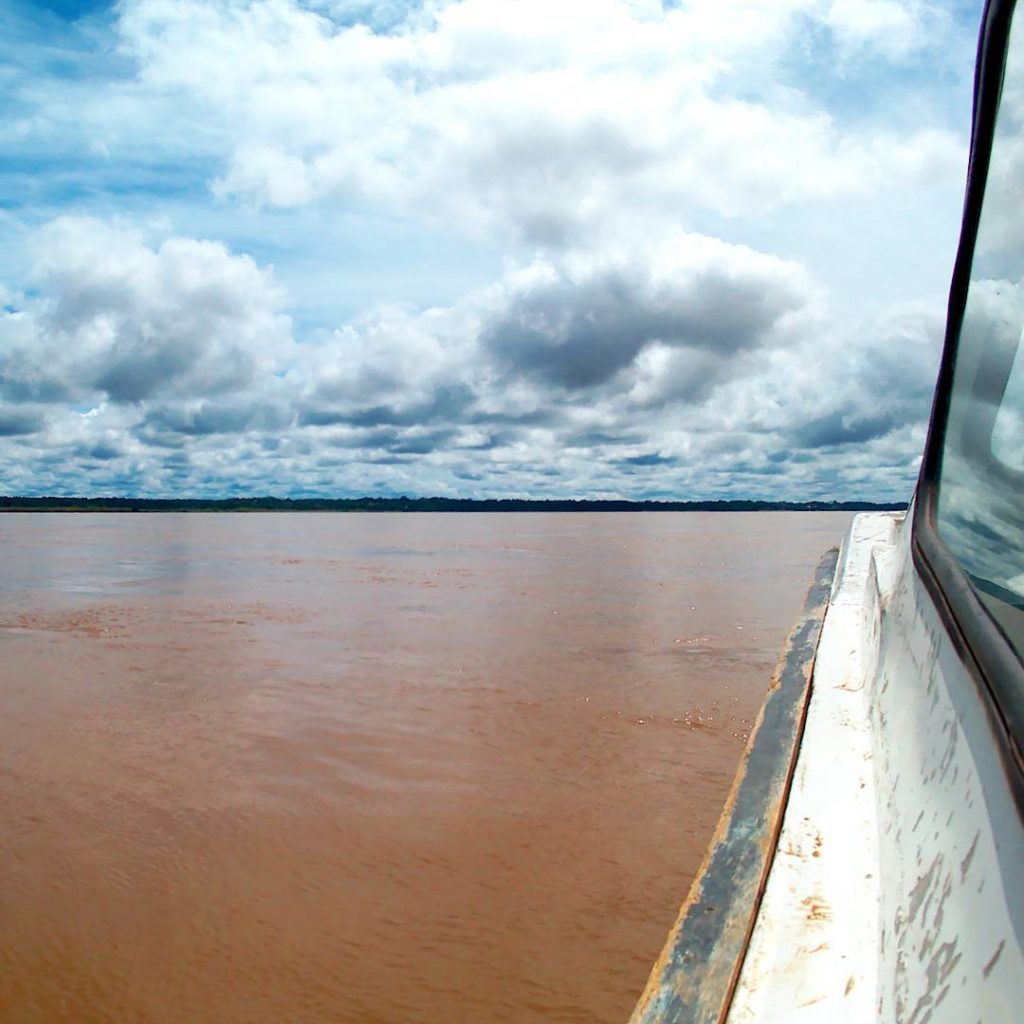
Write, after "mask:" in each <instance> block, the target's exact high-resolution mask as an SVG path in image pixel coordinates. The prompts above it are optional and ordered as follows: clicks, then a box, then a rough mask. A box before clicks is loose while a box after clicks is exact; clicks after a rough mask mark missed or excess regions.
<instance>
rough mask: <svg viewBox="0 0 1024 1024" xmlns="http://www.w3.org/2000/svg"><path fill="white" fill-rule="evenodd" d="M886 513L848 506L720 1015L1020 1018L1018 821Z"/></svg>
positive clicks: (990, 744)
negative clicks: (767, 857)
mask: <svg viewBox="0 0 1024 1024" xmlns="http://www.w3.org/2000/svg"><path fill="white" fill-rule="evenodd" d="M908 533H909V530H903V529H897V522H896V519H894V518H893V517H891V516H886V515H865V516H858V517H857V519H856V520H855V521H854V523H853V526H852V528H851V532H850V536H849V537H848V540H847V543H846V546H845V549H844V552H843V555H842V557H841V560H840V572H839V575H838V576H837V581H836V587H835V591H834V595H833V601H832V603H831V604H830V607H829V611H828V614H827V617H826V620H825V627H824V630H823V632H822V639H821V644H820V646H819V649H818V658H817V663H816V666H815V672H814V687H813V692H812V697H811V704H810V708H809V711H808V718H807V724H806V729H805V733H804V740H803V744H802V746H801V752H800V758H799V760H798V764H797V770H796V773H795V775H794V780H793V788H792V791H791V794H790V800H789V804H788V806H787V810H786V815H785V819H784V823H783V829H782V832H781V836H780V842H779V845H778V850H777V853H776V857H775V860H774V863H773V865H772V871H771V874H770V877H769V881H768V885H767V888H766V891H765V894H764V899H763V901H762V904H761V910H760V914H759V917H758V921H757V924H756V926H755V929H754V933H753V935H752V937H751V943H750V947H749V950H748V954H747V958H746V960H745V962H744V966H743V970H742V973H741V976H740V980H739V984H738V986H737V990H736V993H735V997H734V1000H733V1004H732V1007H731V1010H730V1013H729V1017H728V1020H729V1022H730V1024H749V1022H753V1021H758V1022H767V1021H796V1022H808V1024H809V1022H817V1021H826V1020H827V1021H829V1022H842V1021H873V1020H886V1021H898V1022H900V1024H929V1022H930V1024H947V1022H948V1024H965V1022H966V1024H971V1022H974V1021H1015V1020H1024V956H1022V951H1021V941H1020V936H1019V935H1018V934H1017V932H1016V930H1015V928H1019V927H1021V924H1022V922H1024V914H1022V911H1024V856H1022V854H1024V830H1022V826H1021V820H1020V816H1019V813H1018V810H1017V807H1016V804H1015V803H1014V801H1013V798H1012V795H1011V792H1010V790H1009V788H1008V784H1007V776H1006V773H1005V767H1004V765H1003V764H1002V762H1001V761H1000V757H999V752H998V748H997V745H996V743H995V742H994V733H993V725H992V723H991V721H990V720H989V718H988V715H987V711H986V705H985V703H984V701H983V700H981V699H980V697H979V695H978V691H977V689H976V686H975V683H974V681H973V680H972V679H971V678H970V677H969V676H968V674H967V672H966V670H965V668H964V666H963V664H962V663H961V661H960V659H959V657H958V655H957V651H956V649H955V647H954V645H953V644H952V642H951V640H950V638H949V636H948V635H947V634H946V632H945V631H944V629H943V627H942V623H941V621H940V619H939V616H938V614H937V613H936V610H935V607H934V604H933V603H932V600H931V598H930V596H929V595H928V593H927V592H926V591H925V589H924V588H923V586H922V584H921V581H920V580H919V578H918V576H917V574H916V572H915V569H914V566H913V562H912V559H911V555H910V547H909V537H908V536H907V534H908Z"/></svg>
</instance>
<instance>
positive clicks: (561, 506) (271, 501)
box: [0, 496, 907, 512]
mask: <svg viewBox="0 0 1024 1024" xmlns="http://www.w3.org/2000/svg"><path fill="white" fill-rule="evenodd" d="M906 507H907V504H906V502H874V501H759V500H747V499H735V500H728V501H620V500H614V501H604V500H599V499H593V498H581V499H572V498H569V499H548V498H543V499H538V498H485V499H475V498H406V497H400V498H369V497H366V498H271V497H261V498H217V499H209V498H77V497H43V498H26V497H13V496H12V497H8V496H0V512H877V511H902V510H904V509H906Z"/></svg>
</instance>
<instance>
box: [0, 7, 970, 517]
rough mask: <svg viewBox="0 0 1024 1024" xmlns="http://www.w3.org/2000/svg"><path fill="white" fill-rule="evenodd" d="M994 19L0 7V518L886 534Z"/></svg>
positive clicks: (942, 14) (939, 309) (738, 10)
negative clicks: (342, 499) (246, 506)
mask: <svg viewBox="0 0 1024 1024" xmlns="http://www.w3.org/2000/svg"><path fill="white" fill-rule="evenodd" d="M979 17H980V4H968V3H945V4H943V3H925V2H922V0H777V2H774V3H772V4H764V3H761V2H756V0H719V2H714V3H712V2H710V0H694V2H680V3H673V4H665V5H662V4H661V3H656V2H653V0H590V2H587V3H584V2H580V0H561V2H558V3H554V4H552V3H550V0H545V2H541V0H518V2H513V0H460V2H458V3H447V2H444V0H440V2H435V3H416V4H405V3H400V2H397V0H390V2H388V0H385V2H380V3H374V2H371V0H367V2H350V0H317V2H311V3H310V2H307V3H296V2H292V0H254V2H238V0H217V2H209V0H122V2H120V3H117V4H114V5H109V4H103V3H94V2H91V0H83V2H78V3H74V2H59V3H58V2H53V3H47V4H42V3H31V2H28V0H17V2H11V0H0V26H2V27H3V32H2V33H0V82H2V88H0V115H2V116H0V139H2V148H0V153H2V154H3V155H2V158H0V300H2V303H0V304H2V307H3V310H4V312H3V314H2V318H0V492H6V493H25V494H29V493H36V494H39V493H65V494H66V493H79V494H104V493H127V494H142V495H154V496H157V495H159V496H173V495H218V494H237V493H245V494H265V493H273V494H279V495H288V494H292V495H306V494H330V495H339V496H344V495H352V494H366V493H377V494H397V493H406V494H450V495H460V496H467V497H489V496H536V497H544V496H557V497H562V496H577V497H582V496H605V497H634V498H641V497H648V496H658V497H669V496H671V497H678V498H708V497H762V498H778V499H801V498H807V499H810V498H820V497H826V498H830V497H834V498H837V499H843V498H876V499H905V498H906V497H908V496H909V492H910V490H911V488H912V486H913V480H914V477H915V474H916V468H917V463H918V459H919V456H920V451H921V447H922V444H923V439H924V428H925V421H926V419H927V414H928V408H929V403H930V395H931V388H932V384H933V381H934V375H935V372H936V369H937V365H938V356H939V347H940V342H941V333H942V325H943V311H944V304H945V293H946V288H947V285H948V279H949V273H950V269H951V267H952V260H953V254H954V249H955V244H956V237H957V230H958V222H959V212H960V204H961V198H962V190H963V180H964V174H965V167H966V146H967V139H968V134H969V112H970V84H971V75H972V70H973V54H974V45H975V38H976V34H977V24H978V19H979Z"/></svg>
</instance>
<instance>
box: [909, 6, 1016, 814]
mask: <svg viewBox="0 0 1024 1024" xmlns="http://www.w3.org/2000/svg"><path fill="white" fill-rule="evenodd" d="M1015 6H1016V0H988V2H987V4H986V7H985V13H984V15H983V17H982V25H981V36H980V39H979V43H978V61H977V65H976V67H975V75H974V111H973V120H972V129H971V150H970V163H969V165H968V172H967V192H966V198H965V200H964V211H963V221H962V225H961V233H960V245H959V248H958V250H957V256H956V263H955V264H954V269H953V279H952V283H951V285H950V292H949V305H948V312H947V318H946V335H945V345H944V348H943V354H942V363H941V366H940V369H939V378H938V385H937V388H936V392H935V401H934V404H933V406H932V416H931V424H930V426H929V430H928V440H927V443H926V447H925V453H924V459H923V461H922V464H921V474H920V478H919V481H918V486H917V493H916V497H915V501H914V513H913V515H914V519H913V524H912V533H911V547H912V552H913V558H914V564H915V567H916V568H917V570H918V574H919V576H920V578H921V580H922V582H923V583H924V585H925V587H926V588H927V590H928V591H929V593H930V594H931V596H932V598H933V600H934V601H935V606H936V609H937V610H938V612H939V615H940V617H941V618H942V620H943V623H944V625H945V626H946V630H947V632H948V634H949V636H950V639H951V640H952V642H953V644H954V646H955V647H956V649H957V652H958V654H959V656H960V658H961V660H962V661H963V662H964V664H965V665H966V666H967V668H968V670H969V671H970V672H971V675H972V676H973V677H974V679H975V681H976V683H977V684H978V690H979V693H980V694H981V696H982V698H983V699H984V701H985V703H986V706H987V708H988V711H989V715H990V719H991V720H992V723H993V725H994V726H995V729H996V733H997V736H998V737H999V739H1000V746H1001V748H1002V749H1001V753H1002V754H1003V757H1004V763H1007V765H1008V767H1009V766H1010V765H1015V767H1016V771H1015V772H1011V775H1012V776H1015V778H1013V780H1012V781H1013V783H1014V786H1013V788H1014V790H1015V791H1016V793H1017V796H1018V801H1019V802H1020V801H1021V800H1022V797H1024V663H1022V661H1021V659H1020V657H1018V655H1017V653H1016V652H1015V651H1014V649H1013V648H1012V647H1011V645H1010V643H1009V641H1008V640H1007V639H1006V637H1005V636H1004V635H1003V633H1002V631H1001V630H1000V629H999V627H998V626H997V625H996V623H995V621H994V620H993V619H992V617H991V616H990V615H989V614H988V612H987V611H986V609H985V607H984V605H983V604H982V602H981V600H980V598H979V597H978V595H977V593H976V592H975V590H974V588H973V587H972V586H971V584H970V582H969V581H968V579H967V576H966V574H965V573H964V571H963V569H962V568H961V566H960V563H959V561H958V560H957V559H956V558H955V557H954V555H953V554H952V552H951V551H950V550H949V548H948V547H947V546H946V544H945V543H944V541H943V540H942V538H941V537H940V536H939V533H938V528H937V515H936V512H937V498H938V482H939V477H940V471H941V466H942V451H943V445H944V442H945V431H946V423H947V419H948V416H949V407H950V397H951V393H952V383H953V369H954V365H955V363H956V356H957V348H958V344H959V339H960V329H961V326H962V324H963V317H964V309H965V306H966V303H967V293H968V290H969V287H970V280H971V265H972V262H973V258H974V248H975V242H976V240H977V236H978V226H979V222H980V220H981V213H982V206H983V202H984V197H985V183H986V179H987V177H988V168H989V162H990V158H991V154H992V142H993V135H994V131H995V125H996V118H997V114H998V111H999V99H1000V94H1001V92H1002V84H1003V72H1004V68H1005V62H1006V51H1007V45H1008V42H1009V36H1010V26H1011V22H1012V20H1013V12H1014V8H1015ZM1022 241H1024V240H1022Z"/></svg>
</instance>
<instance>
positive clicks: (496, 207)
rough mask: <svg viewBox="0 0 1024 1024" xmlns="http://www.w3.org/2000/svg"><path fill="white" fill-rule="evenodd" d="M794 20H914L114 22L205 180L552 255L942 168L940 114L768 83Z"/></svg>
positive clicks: (146, 14)
mask: <svg viewBox="0 0 1024 1024" xmlns="http://www.w3.org/2000/svg"><path fill="white" fill-rule="evenodd" d="M800 18H803V19H806V18H816V19H819V20H823V21H824V22H825V23H827V24H829V25H830V26H832V28H833V29H834V31H835V32H836V34H837V37H838V38H841V39H842V40H844V41H850V40H853V41H857V42H862V43H864V44H865V45H866V44H867V43H868V42H870V41H872V40H878V39H883V38H884V39H892V38H894V32H895V28H894V26H895V25H896V24H897V23H898V24H899V25H900V26H903V25H904V23H906V32H907V33H909V34H910V35H911V36H914V31H915V26H916V25H917V20H916V15H914V14H913V12H911V10H910V8H909V7H907V6H906V5H903V4H899V3H897V2H896V0H836V2H835V3H833V4H831V5H826V6H822V5H821V4H819V3H815V2H812V0H788V2H786V3H773V4H771V5H766V4H761V3H753V2H748V0H733V2H732V3H730V4H727V5H725V9H723V6H722V5H721V4H715V5H711V4H707V3H704V2H693V3H689V4H685V5H680V6H679V7H673V8H665V7H663V6H662V5H661V4H660V3H648V2H636V0H597V2H594V0H591V2H589V3H559V4H556V5H554V6H552V5H551V4H549V3H545V2H543V0H521V2H519V3H515V4H510V3H507V2H505V0H462V2H460V3H448V4H446V3H438V4H433V5H428V6H425V7H423V8H413V9H411V10H410V11H409V12H408V13H407V15H406V17H405V18H404V19H402V20H401V21H400V22H399V23H398V24H397V25H393V26H392V28H391V30H390V31H385V30H382V29H380V28H379V27H377V28H375V27H373V25H372V23H371V25H367V24H366V23H356V24H352V23H349V22H346V21H344V20H342V21H341V22H338V21H335V20H332V19H331V18H330V17H328V16H326V15H325V14H324V13H322V12H317V11H314V10H309V9H305V8H303V7H300V6H298V5H297V4H295V3H291V2H288V0H255V2H245V3H241V2H239V3H229V4H223V5H211V4H209V3H206V2H205V0H181V2H178V3H174V4H169V3H166V2H164V0H130V2H128V3H126V4H125V5H124V7H123V16H122V19H121V31H122V34H123V44H124V47H125V49H126V51H127V52H129V53H131V54H132V55H133V56H134V57H135V59H136V60H138V62H139V66H140V71H141V75H142V79H143V81H144V82H145V83H147V85H148V86H150V87H157V88H159V89H161V90H172V91H174V92H176V93H178V94H181V95H182V96H183V97H188V98H190V100H191V101H192V102H195V103H198V104H200V105H201V107H202V109H203V110H204V111H205V112H206V113H207V116H214V117H215V118H216V119H217V120H218V121H219V122H220V123H221V124H222V125H224V126H227V127H226V131H227V135H228V136H229V137H230V138H231V140H232V142H231V145H230V152H229V153H228V154H227V166H226V167H225V169H224V171H223V173H222V174H221V175H220V177H219V179H218V181H217V182H216V189H217V192H218V194H219V195H221V196H224V197H234V198H238V199H241V200H244V201H249V202H254V203H257V204H269V205H271V206H281V207H291V206H296V205H302V204H306V203H309V202H313V201H316V200H319V199H324V198H329V197H334V198H341V199H345V200H347V201H349V202H353V203H366V202H371V203H383V204H386V205H387V206H389V207H391V208H395V209H401V210H404V211H406V212H411V213H413V214H415V215H417V216H422V217H425V218H427V219H431V220H433V221H435V222H437V221H438V220H442V219H443V220H444V222H446V223H448V222H451V221H453V220H454V221H455V222H456V223H458V224H459V225H460V227H461V228H462V230H464V231H467V232H473V233H476V234H481V233H485V234H489V235H492V236H494V237H497V238H500V239H503V240H504V241H505V242H507V243H511V244H515V243H519V244H526V245H528V246H542V247H547V248H556V249H557V248H561V247H566V246H576V245H579V244H580V243H581V242H583V241H591V240H593V238H594V237H595V235H602V234H606V233H607V232H608V231H610V230H619V231H622V230H628V231H629V232H630V233H633V232H635V231H636V228H637V225H638V223H642V224H644V225H645V226H647V227H649V228H651V227H654V226H656V225H657V224H658V223H660V222H663V221H664V215H665V211H666V210H673V211H674V215H675V218H676V219H677V222H679V223H683V224H687V223H692V219H693V217H694V216H695V214H696V212H697V211H698V210H707V209H710V210H714V211H716V212H718V213H721V214H723V215H726V216H729V217H736V216H740V215H749V214H751V213H756V212H758V211H761V212H763V211H764V210H765V209H766V208H776V207H781V208H785V207H787V206H790V205H792V204H794V203H803V202H806V201H807V200H808V199H809V198H813V197H827V196H834V195H848V194H859V193H862V192H864V191H866V190H869V189H871V188H873V187H876V186H877V185H878V184H879V183H880V182H882V181H887V182H889V183H890V184H891V183H892V181H893V180H894V179H898V180H905V181H915V180H916V181H919V180H920V178H921V176H922V175H925V176H928V175H934V174H935V170H936V168H935V164H936V161H937V162H938V165H939V173H940V174H941V173H944V172H948V171H949V169H950V168H953V167H958V161H959V155H960V151H959V148H958V140H957V139H956V138H955V136H954V135H952V134H951V133H949V132H947V131H944V130H943V129H941V128H933V127H932V128H927V129H922V130H921V131H916V130H911V131H909V132H902V131H892V130H889V131H885V130H881V131H880V130H878V129H877V128H875V129H874V130H873V131H871V132H870V133H868V132H864V131H857V130H855V129H853V130H851V129H850V128H847V129H845V130H842V129H840V127H839V126H838V125H837V124H836V123H835V122H834V120H833V118H832V117H831V116H830V115H829V114H828V113H827V112H826V111H825V110H823V109H821V108H819V107H816V106H815V105H813V104H810V103H808V101H807V100H808V97H807V96H806V95H805V94H802V93H800V92H796V91H793V90H786V89H780V88H778V87H766V85H765V82H764V81H763V80H762V79H759V78H758V76H757V74H756V71H757V70H758V69H759V68H760V69H763V67H764V66H765V65H770V64H771V62H772V61H773V60H776V59H778V56H779V54H780V52H785V48H786V47H787V46H788V45H790V44H791V41H792V39H793V37H794V36H795V34H796V32H797V31H798V28H799V26H800V25H801V24H802V22H801V21H800V20H799V19H800ZM900 31H903V29H902V28H901V29H900ZM915 38H916V37H915ZM844 45H845V43H844ZM769 81H770V80H769ZM752 152H755V153H756V154H757V157H756V159H751V153H752Z"/></svg>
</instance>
